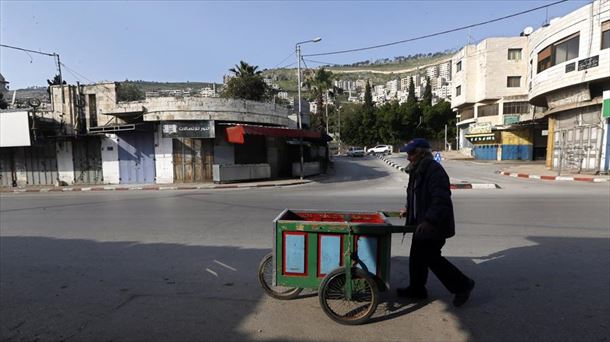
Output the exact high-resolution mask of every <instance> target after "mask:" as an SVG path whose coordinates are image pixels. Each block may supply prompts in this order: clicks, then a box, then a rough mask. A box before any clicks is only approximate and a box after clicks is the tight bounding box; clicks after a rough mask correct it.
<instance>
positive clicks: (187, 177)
mask: <svg viewBox="0 0 610 342" xmlns="http://www.w3.org/2000/svg"><path fill="white" fill-rule="evenodd" d="M213 142H214V140H212V139H196V138H175V139H173V162H174V182H176V183H200V182H211V181H212V164H213V163H214V154H213V152H214V145H213Z"/></svg>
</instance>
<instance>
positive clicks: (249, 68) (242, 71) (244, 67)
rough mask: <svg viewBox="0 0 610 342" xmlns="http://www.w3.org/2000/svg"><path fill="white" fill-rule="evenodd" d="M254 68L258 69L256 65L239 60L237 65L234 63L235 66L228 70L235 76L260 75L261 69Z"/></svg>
mask: <svg viewBox="0 0 610 342" xmlns="http://www.w3.org/2000/svg"><path fill="white" fill-rule="evenodd" d="M256 69H258V66H257V65H250V64H248V63H246V62H244V61H239V65H237V64H235V68H231V69H229V71H230V72H232V73H233V74H234V75H235V76H236V77H245V76H254V75H260V74H261V73H262V71H259V70H256Z"/></svg>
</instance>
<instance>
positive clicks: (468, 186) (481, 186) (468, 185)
mask: <svg viewBox="0 0 610 342" xmlns="http://www.w3.org/2000/svg"><path fill="white" fill-rule="evenodd" d="M377 158H379V159H381V160H383V161H384V162H385V163H386V164H388V165H390V166H392V167H393V168H395V169H397V170H400V171H401V172H405V167H403V166H400V165H398V164H396V163H394V162H392V161H390V160H387V159H386V158H384V157H377ZM449 189H452V190H461V189H501V187H500V186H499V185H498V184H491V183H488V184H477V183H456V184H450V185H449Z"/></svg>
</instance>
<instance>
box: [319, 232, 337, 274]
mask: <svg viewBox="0 0 610 342" xmlns="http://www.w3.org/2000/svg"><path fill="white" fill-rule="evenodd" d="M340 265H341V237H340V236H329V235H323V236H321V237H320V270H319V273H320V274H328V273H330V272H331V271H332V270H334V269H335V268H337V267H339V266H340Z"/></svg>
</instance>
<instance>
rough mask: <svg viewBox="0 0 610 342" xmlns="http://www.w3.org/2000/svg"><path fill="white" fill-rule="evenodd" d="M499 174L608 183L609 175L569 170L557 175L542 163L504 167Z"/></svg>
mask: <svg viewBox="0 0 610 342" xmlns="http://www.w3.org/2000/svg"><path fill="white" fill-rule="evenodd" d="M498 173H499V174H501V175H504V176H510V177H518V178H533V179H541V180H548V181H573V182H595V183H603V182H610V175H595V174H593V173H575V172H574V171H571V170H562V171H561V174H560V175H558V174H557V171H556V170H549V169H547V168H546V166H545V164H544V163H543V162H540V163H533V162H531V163H526V162H524V163H523V164H513V165H506V166H504V167H502V168H501V169H500V170H499V171H498Z"/></svg>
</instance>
